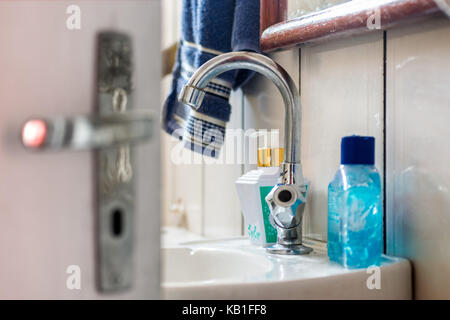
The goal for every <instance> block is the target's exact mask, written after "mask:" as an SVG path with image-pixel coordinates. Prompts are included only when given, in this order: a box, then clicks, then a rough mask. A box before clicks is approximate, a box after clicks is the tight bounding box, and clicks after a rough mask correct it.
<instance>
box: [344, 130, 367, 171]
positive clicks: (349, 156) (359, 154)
mask: <svg viewBox="0 0 450 320" xmlns="http://www.w3.org/2000/svg"><path fill="white" fill-rule="evenodd" d="M341 164H366V165H374V164H375V138H374V137H363V136H348V137H343V138H342V141H341Z"/></svg>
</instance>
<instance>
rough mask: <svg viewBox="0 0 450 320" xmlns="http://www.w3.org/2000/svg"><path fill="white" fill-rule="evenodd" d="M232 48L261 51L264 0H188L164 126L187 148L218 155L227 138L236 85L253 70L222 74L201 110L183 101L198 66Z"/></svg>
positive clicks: (163, 119) (210, 85) (165, 107)
mask: <svg viewBox="0 0 450 320" xmlns="http://www.w3.org/2000/svg"><path fill="white" fill-rule="evenodd" d="M231 51H253V52H260V47H259V0H221V1H217V0H183V16H182V39H181V40H180V43H179V46H178V51H177V59H176V63H175V66H174V69H173V72H172V75H173V81H172V88H171V91H170V93H169V96H168V97H167V99H166V102H165V104H164V107H163V118H162V123H163V129H164V130H165V131H166V132H167V133H169V134H171V135H172V136H175V137H176V138H178V139H180V140H182V141H183V144H184V146H185V147H187V148H189V149H191V150H193V151H195V152H199V153H202V154H203V155H206V156H209V157H213V158H217V157H218V156H219V151H220V148H221V147H222V145H223V142H224V137H225V127H226V123H227V122H228V121H229V119H230V114H231V106H230V104H229V102H228V100H229V97H230V93H231V90H232V89H236V88H238V87H240V86H242V85H243V84H244V83H245V82H246V81H247V80H248V79H249V78H250V77H251V76H252V74H253V72H251V71H248V70H233V71H228V72H226V73H223V74H221V75H219V76H218V77H216V78H215V79H214V80H212V81H211V82H210V83H209V85H208V86H207V88H206V89H205V91H206V92H207V93H206V95H205V98H204V100H203V103H202V105H201V107H200V108H199V109H198V110H192V109H191V108H190V107H188V106H185V105H184V104H182V103H180V102H178V94H179V93H180V91H181V89H182V87H183V86H184V84H185V83H186V82H187V81H188V80H189V78H190V77H191V76H192V74H193V73H194V71H195V70H196V69H197V68H198V67H200V66H201V65H202V64H203V63H205V62H206V61H208V60H210V59H212V58H214V57H216V56H218V55H220V54H223V53H226V52H231Z"/></svg>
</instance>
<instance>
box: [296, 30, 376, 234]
mask: <svg viewBox="0 0 450 320" xmlns="http://www.w3.org/2000/svg"><path fill="white" fill-rule="evenodd" d="M300 69H301V89H300V91H301V100H302V105H303V112H302V116H303V123H302V163H303V169H304V174H305V176H306V177H307V178H308V179H309V180H310V181H311V185H310V189H309V195H308V205H307V207H306V208H307V209H306V213H305V235H306V236H309V237H311V238H314V239H317V240H326V233H327V228H326V226H327V211H328V210H327V190H328V184H329V182H330V181H331V180H332V178H333V176H334V174H335V172H336V170H337V169H338V167H339V164H340V142H341V138H342V137H343V136H346V135H352V134H358V135H370V136H374V137H375V141H376V153H375V154H376V161H375V162H376V163H375V165H376V166H377V168H378V169H379V170H380V173H381V174H382V171H383V117H384V116H383V33H382V32H378V33H373V34H370V35H367V36H360V37H354V38H347V39H341V40H335V41H331V42H327V43H324V44H320V45H316V46H313V47H306V48H302V49H301V68H300Z"/></svg>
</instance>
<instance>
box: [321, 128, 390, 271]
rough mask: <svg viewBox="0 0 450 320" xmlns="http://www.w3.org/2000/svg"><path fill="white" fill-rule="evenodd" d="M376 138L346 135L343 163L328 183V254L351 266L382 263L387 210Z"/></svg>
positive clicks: (342, 152) (348, 266) (336, 260)
mask: <svg viewBox="0 0 450 320" xmlns="http://www.w3.org/2000/svg"><path fill="white" fill-rule="evenodd" d="M374 164H375V138H374V137H362V136H349V137H344V138H342V142H341V166H340V167H339V170H338V171H337V172H336V175H335V176H334V179H333V180H332V181H331V182H330V184H329V186H328V256H329V258H330V260H332V261H335V262H338V263H340V264H341V265H343V266H345V267H347V268H367V267H369V266H373V265H380V262H381V253H382V248H383V229H382V228H383V213H382V205H381V203H382V195H381V181H380V175H379V174H378V171H377V169H376V168H375V166H374Z"/></svg>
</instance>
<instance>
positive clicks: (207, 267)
mask: <svg viewBox="0 0 450 320" xmlns="http://www.w3.org/2000/svg"><path fill="white" fill-rule="evenodd" d="M162 257H163V258H162V259H163V265H164V266H165V268H164V279H163V282H164V283H165V284H166V286H169V287H170V286H172V287H174V286H175V287H176V286H184V287H187V286H195V285H198V284H205V283H219V282H223V283H226V282H231V281H234V282H238V281H248V280H249V279H252V278H255V279H258V278H260V277H262V276H264V275H265V274H266V273H268V272H270V270H271V269H272V268H273V265H272V263H271V262H270V261H268V260H267V259H265V258H264V257H262V256H260V255H255V254H251V253H246V252H243V251H239V250H224V249H213V248H198V249H192V248H164V249H163V250H162Z"/></svg>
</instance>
